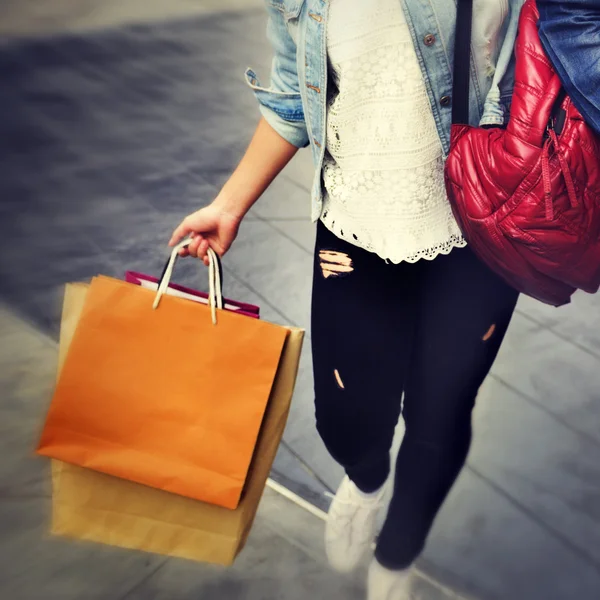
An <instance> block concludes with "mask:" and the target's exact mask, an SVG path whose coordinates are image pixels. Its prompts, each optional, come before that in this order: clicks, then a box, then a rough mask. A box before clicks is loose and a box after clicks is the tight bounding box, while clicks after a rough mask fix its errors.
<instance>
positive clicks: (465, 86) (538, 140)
mask: <svg viewBox="0 0 600 600" xmlns="http://www.w3.org/2000/svg"><path fill="white" fill-rule="evenodd" d="M472 11H473V0H459V2H458V16H457V23H458V24H459V26H458V27H457V32H456V40H455V55H454V60H455V68H454V93H453V95H454V101H453V113H452V123H453V125H452V136H451V147H450V154H449V156H448V160H447V163H446V187H447V191H448V196H449V199H450V202H451V204H452V208H453V211H454V215H455V217H456V219H457V221H458V223H459V225H460V227H461V229H462V231H463V234H464V236H465V238H466V239H467V241H468V242H469V244H470V246H471V248H472V249H473V250H474V252H475V253H476V254H477V255H478V256H479V257H480V258H481V259H482V260H483V261H484V262H485V263H486V264H487V265H488V266H489V267H490V268H491V269H493V270H494V271H495V272H497V273H498V274H499V275H500V276H501V277H503V278H504V279H505V280H506V281H507V282H508V283H509V284H510V285H511V286H513V287H514V288H516V289H517V290H519V291H521V292H523V293H524V294H527V295H529V296H533V297H534V298H537V299H539V300H541V301H542V302H546V303H548V304H552V305H554V306H560V305H562V304H567V303H568V302H569V301H570V298H571V295H572V294H573V292H575V290H576V289H581V290H584V291H586V292H590V293H594V292H596V291H598V287H599V286H600V139H599V138H598V136H597V135H596V134H595V133H594V131H593V130H592V129H591V128H590V127H589V126H588V125H587V124H586V123H585V121H584V120H583V117H582V116H581V114H580V113H579V111H578V110H577V109H576V108H575V106H574V105H573V103H572V102H571V99H570V98H569V97H568V96H567V95H566V94H565V92H564V90H563V88H562V86H561V83H560V81H559V79H558V76H557V74H556V72H555V71H554V69H553V68H552V65H551V64H550V61H549V60H548V58H547V57H546V55H545V53H544V50H543V48H542V45H541V42H540V39H539V36H538V31H537V22H538V19H539V13H538V10H537V7H536V4H535V1H534V0H527V1H526V3H525V5H524V6H523V9H522V12H521V16H520V21H519V34H518V37H517V42H516V46H515V53H516V73H515V88H514V96H513V100H512V106H511V110H510V118H509V122H508V125H507V127H506V129H501V128H488V129H485V128H475V127H469V126H468V125H463V124H462V123H467V122H468V94H469V73H468V69H465V68H462V69H461V68H460V66H461V65H462V66H463V67H464V65H468V64H469V63H470V60H469V59H470V38H471V19H472Z"/></svg>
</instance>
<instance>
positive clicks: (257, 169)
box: [214, 117, 298, 220]
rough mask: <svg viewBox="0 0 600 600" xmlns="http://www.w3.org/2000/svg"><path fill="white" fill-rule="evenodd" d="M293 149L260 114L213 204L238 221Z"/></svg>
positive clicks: (258, 196)
mask: <svg viewBox="0 0 600 600" xmlns="http://www.w3.org/2000/svg"><path fill="white" fill-rule="evenodd" d="M297 151H298V148H297V147H296V146H294V145H293V144H290V143H289V142H288V141H287V140H285V139H284V138H282V137H281V136H280V135H279V134H278V133H277V132H276V131H275V130H274V129H273V128H272V127H271V125H269V123H267V121H266V120H265V118H264V117H263V118H262V119H261V120H260V122H259V123H258V127H257V128H256V131H255V133H254V136H253V138H252V141H251V142H250V145H249V146H248V149H247V150H246V153H245V154H244V157H243V158H242V160H241V161H240V163H239V165H238V166H237V168H236V169H235V171H234V172H233V174H232V175H231V177H230V178H229V180H228V181H227V183H226V184H225V185H224V186H223V189H222V190H221V192H220V193H219V195H218V196H217V198H216V199H215V201H214V203H215V205H218V206H219V207H220V208H222V209H223V210H224V211H226V212H227V213H229V214H231V215H233V216H235V217H237V218H239V219H240V220H241V219H242V218H243V217H244V216H245V215H246V213H247V212H248V211H249V210H250V208H252V205H253V204H254V203H255V202H256V201H257V200H258V199H259V198H260V197H261V196H262V194H263V192H264V191H265V190H266V189H267V188H268V187H269V185H270V184H271V182H272V181H273V180H274V179H275V177H277V175H279V173H280V171H281V170H282V169H283V168H284V167H285V166H286V165H287V164H288V162H289V161H290V160H291V159H292V158H293V157H294V155H295V154H296V152H297Z"/></svg>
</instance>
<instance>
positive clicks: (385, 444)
mask: <svg viewBox="0 0 600 600" xmlns="http://www.w3.org/2000/svg"><path fill="white" fill-rule="evenodd" d="M517 296H518V294H517V292H516V291H515V290H513V289H512V288H510V287H509V286H508V285H507V284H505V283H504V282H503V281H502V280H501V279H500V278H498V277H497V276H496V275H495V274H494V273H493V272H492V271H490V270H489V269H488V268H487V267H486V266H485V265H484V264H482V263H481V262H480V261H479V260H478V259H477V258H476V257H475V255H474V254H473V253H472V252H471V250H469V249H468V248H464V249H458V248H457V249H454V250H453V251H452V252H451V253H450V254H449V255H447V256H439V257H438V258H436V259H435V260H432V261H426V260H421V261H419V262H417V263H415V264H409V263H400V264H398V265H393V264H387V263H386V262H385V261H384V260H382V259H381V258H379V257H378V256H377V255H375V254H372V253H370V252H367V251H365V250H362V249H360V248H357V247H356V246H353V245H351V244H348V243H347V242H345V241H342V240H340V239H339V238H337V237H336V236H335V235H334V234H332V233H331V232H329V231H328V230H327V229H326V228H325V226H324V225H322V224H321V223H319V225H318V231H317V244H316V252H315V271H314V283H313V300H312V352H313V366H314V377H315V395H316V416H317V428H318V430H319V433H320V435H321V437H322V438H323V440H324V442H325V444H326V446H327V448H328V450H329V451H330V453H331V454H332V456H333V457H334V458H335V459H336V460H337V461H338V462H339V463H340V464H341V465H343V467H344V468H345V469H346V472H347V474H348V475H349V477H350V479H352V481H353V482H354V483H355V484H356V485H357V486H358V487H359V489H361V490H363V491H365V492H370V491H375V490H377V489H378V488H380V487H381V486H382V485H383V484H384V482H385V481H386V479H387V478H388V475H389V471H390V448H391V445H392V440H393V436H394V429H395V427H396V424H397V422H398V418H399V416H400V409H401V400H402V394H403V393H404V403H403V410H402V414H403V417H404V421H405V424H406V433H405V436H404V440H403V442H402V446H401V448H400V452H399V455H398V459H397V463H396V477H395V487H394V494H393V499H392V501H391V504H390V507H389V512H388V516H387V519H386V521H385V525H384V527H383V530H382V532H381V535H380V537H379V540H378V545H377V551H376V556H377V558H378V560H379V561H380V562H381V563H382V564H383V565H384V566H386V567H388V568H393V569H401V568H405V567H407V566H409V565H410V564H412V563H413V562H414V560H415V559H416V558H417V556H418V555H419V554H420V553H421V551H422V550H423V547H424V545H425V540H426V538H427V535H428V533H429V530H430V528H431V525H432V523H433V520H434V518H435V516H436V514H437V512H438V510H439V508H440V506H441V505H442V503H443V501H444V499H445V498H446V495H447V494H448V492H449V490H450V488H451V487H452V485H453V483H454V481H455V479H456V477H457V475H458V474H459V472H460V470H461V469H462V467H463V465H464V463H465V460H466V457H467V453H468V451H469V445H470V442H471V412H472V410H473V406H474V404H475V398H476V396H477V392H478V389H479V387H480V385H481V384H482V382H483V380H484V379H485V377H486V376H487V374H488V372H489V370H490V368H491V366H492V363H493V362H494V359H495V358H496V354H497V353H498V349H499V348H500V344H501V343H502V339H503V337H504V334H505V332H506V329H507V327H508V324H509V322H510V319H511V316H512V314H513V311H514V308H515V304H516V302H517Z"/></svg>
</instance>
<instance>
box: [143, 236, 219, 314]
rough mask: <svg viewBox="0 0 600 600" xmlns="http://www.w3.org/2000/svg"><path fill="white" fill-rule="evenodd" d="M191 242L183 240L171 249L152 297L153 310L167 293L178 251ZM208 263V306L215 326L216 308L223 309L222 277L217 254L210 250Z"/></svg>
mask: <svg viewBox="0 0 600 600" xmlns="http://www.w3.org/2000/svg"><path fill="white" fill-rule="evenodd" d="M191 242H192V240H190V239H187V240H183V241H182V242H180V243H179V244H177V245H176V246H175V247H174V248H173V250H172V252H171V256H170V257H169V260H168V261H167V264H166V265H165V268H164V269H163V272H162V275H161V276H160V282H159V284H158V289H157V291H156V296H155V297H154V304H153V305H152V308H153V309H157V308H158V305H159V304H160V300H161V298H162V297H163V296H164V295H165V294H166V292H167V289H168V287H169V283H171V277H172V276H173V269H174V268H175V263H176V262H177V258H178V256H179V251H180V250H181V249H182V248H185V247H187V246H189V245H190V243H191ZM208 261H209V262H208V288H209V291H208V304H209V306H210V313H211V318H212V322H213V325H216V324H217V308H218V309H222V308H223V286H222V283H221V282H222V278H223V277H222V268H221V260H220V259H219V256H218V254H217V253H216V252H215V251H214V250H213V249H212V248H209V249H208Z"/></svg>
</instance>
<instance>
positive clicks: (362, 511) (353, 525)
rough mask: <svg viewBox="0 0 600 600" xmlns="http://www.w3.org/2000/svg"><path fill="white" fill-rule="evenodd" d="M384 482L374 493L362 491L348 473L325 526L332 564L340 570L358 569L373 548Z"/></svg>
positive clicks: (343, 571)
mask: <svg viewBox="0 0 600 600" xmlns="http://www.w3.org/2000/svg"><path fill="white" fill-rule="evenodd" d="M384 493H385V486H383V487H382V488H381V489H380V490H379V491H377V492H375V493H373V494H365V493H364V492H361V491H360V490H359V489H358V488H357V487H356V485H354V483H352V481H350V479H349V478H348V477H345V478H344V480H343V481H342V484H341V485H340V487H339V489H338V491H337V494H336V495H335V497H334V499H333V502H332V503H331V508H330V509H329V514H328V516H327V525H326V527H325V550H326V553H327V558H328V559H329V564H330V565H331V567H332V568H333V569H335V570H336V571H339V572H340V573H349V572H350V571H352V570H353V569H355V568H356V567H357V566H358V565H359V564H360V562H361V561H362V559H363V558H364V556H365V555H366V554H367V552H368V551H369V550H370V549H371V545H372V543H373V540H374V539H375V532H376V528H377V515H378V513H379V511H380V510H381V508H382V506H383V496H384Z"/></svg>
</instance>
